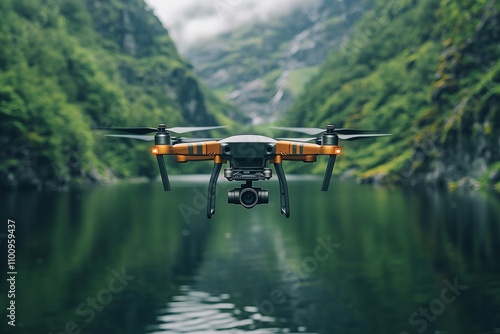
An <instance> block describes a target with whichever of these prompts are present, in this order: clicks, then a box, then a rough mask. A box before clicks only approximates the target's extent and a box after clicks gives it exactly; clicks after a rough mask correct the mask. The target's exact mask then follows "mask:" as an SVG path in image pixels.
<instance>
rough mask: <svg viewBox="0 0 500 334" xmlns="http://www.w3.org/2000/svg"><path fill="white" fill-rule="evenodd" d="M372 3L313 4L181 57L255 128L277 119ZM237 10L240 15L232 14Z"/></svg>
mask: <svg viewBox="0 0 500 334" xmlns="http://www.w3.org/2000/svg"><path fill="white" fill-rule="evenodd" d="M373 3H374V0H349V1H347V0H317V1H312V2H304V4H303V5H302V6H298V7H297V8H296V9H294V10H291V11H290V12H287V11H286V9H283V12H284V13H286V14H282V15H281V16H279V15H278V16H277V17H273V18H272V19H269V20H265V21H257V22H253V23H251V24H248V25H246V26H243V27H240V28H238V29H236V30H234V31H231V32H229V33H226V34H224V35H222V36H219V37H217V38H215V39H210V40H207V41H205V42H200V43H198V44H197V45H194V46H192V47H190V48H189V49H188V50H187V52H186V57H187V58H188V59H189V60H190V61H191V62H192V63H193V65H194V68H195V71H196V73H197V74H198V75H199V76H200V77H201V78H203V79H204V80H205V82H206V83H207V84H208V85H210V87H212V88H213V89H215V90H216V91H217V92H218V93H219V94H220V96H222V97H226V98H228V99H230V100H231V101H233V102H234V103H235V104H236V105H237V106H238V107H239V108H240V109H241V110H243V111H245V112H246V113H247V114H249V115H250V116H251V117H252V120H253V123H254V124H260V123H265V122H269V121H270V120H275V119H277V118H280V117H282V116H283V114H284V113H285V111H286V109H287V108H288V107H290V106H291V105H292V104H293V102H294V101H295V99H296V98H297V96H298V94H300V92H302V90H303V87H304V85H305V84H306V83H307V79H308V78H310V77H311V76H312V75H314V74H315V73H316V72H317V71H318V67H319V66H320V65H321V64H322V63H323V61H324V60H325V59H326V57H327V56H328V54H329V52H330V51H331V50H332V49H338V48H339V47H340V46H341V45H342V42H343V40H344V39H345V38H346V35H347V33H348V32H349V31H350V30H352V27H353V25H354V23H355V22H356V21H357V20H358V19H359V18H360V17H361V15H362V13H363V12H364V11H366V10H367V9H368V8H371V6H372V5H373ZM236 10H239V9H236Z"/></svg>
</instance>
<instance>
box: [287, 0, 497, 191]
mask: <svg viewBox="0 0 500 334" xmlns="http://www.w3.org/2000/svg"><path fill="white" fill-rule="evenodd" d="M499 19H500V2H498V1H493V0H467V1H451V0H420V1H416V0H391V1H385V0H384V1H376V3H375V6H374V7H373V9H372V10H371V11H369V12H367V13H366V14H365V15H364V16H363V18H361V19H360V20H359V22H358V23H357V25H356V28H355V29H354V31H353V32H352V34H351V36H350V38H349V40H348V41H347V43H346V44H344V46H343V47H342V49H341V50H339V51H334V52H332V54H331V55H330V56H329V58H328V60H327V61H326V62H325V63H324V64H323V66H322V67H321V69H320V71H319V74H318V75H317V76H315V77H314V78H313V79H312V80H311V82H310V83H309V84H308V87H307V89H306V91H305V92H304V93H303V94H302V95H301V96H300V98H298V102H297V103H296V104H295V105H294V106H293V107H292V108H291V110H290V111H289V113H288V115H287V117H286V120H284V123H286V124H288V125H294V126H315V127H316V126H324V125H326V124H329V123H333V124H335V125H336V126H337V127H354V128H379V129H390V131H391V132H392V133H393V134H394V135H393V136H392V137H386V138H380V139H377V140H372V141H369V140H365V141H357V142H353V143H343V145H344V152H345V153H346V154H345V155H343V156H342V159H339V163H338V164H337V166H338V169H337V173H342V175H344V176H346V177H347V176H351V177H353V176H354V177H357V178H358V179H361V180H363V181H366V182H373V181H376V182H386V183H387V182H391V183H405V184H416V183H424V182H425V183H434V184H439V185H447V186H450V187H457V186H472V187H479V186H493V187H496V188H497V189H500V134H499V132H498V129H499V127H500V110H499V102H500V43H499V41H500V21H499ZM322 169H324V165H323V166H317V169H316V171H317V172H320V171H321V170H322Z"/></svg>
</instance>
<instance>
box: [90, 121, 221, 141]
mask: <svg viewBox="0 0 500 334" xmlns="http://www.w3.org/2000/svg"><path fill="white" fill-rule="evenodd" d="M162 125H163V124H160V126H158V128H150V127H132V128H129V127H125V128H123V127H118V128H102V127H95V128H94V129H95V130H104V131H115V132H125V133H130V134H133V135H145V134H148V133H154V132H157V131H159V130H160V128H161V129H164V130H165V131H172V132H175V133H188V132H196V131H206V130H216V129H221V128H225V126H197V127H174V128H166V127H161V126H162ZM125 138H131V137H125ZM136 139H139V138H136Z"/></svg>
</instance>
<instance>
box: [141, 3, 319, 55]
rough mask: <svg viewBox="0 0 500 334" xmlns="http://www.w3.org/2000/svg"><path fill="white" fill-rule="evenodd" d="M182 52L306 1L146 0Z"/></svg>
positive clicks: (287, 10)
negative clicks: (197, 43)
mask: <svg viewBox="0 0 500 334" xmlns="http://www.w3.org/2000/svg"><path fill="white" fill-rule="evenodd" d="M146 2H147V3H148V4H149V5H150V6H151V7H152V8H154V10H155V12H156V14H157V15H158V16H159V18H160V19H161V20H162V22H163V24H164V26H165V27H166V28H167V29H169V32H170V35H171V36H172V38H173V39H174V41H175V42H176V44H177V46H178V47H179V49H180V50H185V49H186V48H187V47H189V46H190V45H192V44H193V43H195V42H196V41H198V40H200V39H203V38H207V37H213V36H217V35H219V34H221V33H224V32H227V31H230V30H232V29H235V28H237V27H239V26H241V25H244V24H247V23H249V22H251V21H254V20H266V19H269V18H270V17H273V16H276V15H280V14H286V13H287V12H289V11H290V10H291V9H293V8H296V7H297V6H301V5H302V6H308V5H310V4H311V3H312V2H314V1H304V0H146Z"/></svg>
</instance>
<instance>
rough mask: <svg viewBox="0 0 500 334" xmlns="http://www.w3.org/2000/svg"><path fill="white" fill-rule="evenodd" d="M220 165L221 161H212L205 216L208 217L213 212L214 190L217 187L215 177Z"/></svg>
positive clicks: (210, 216)
mask: <svg viewBox="0 0 500 334" xmlns="http://www.w3.org/2000/svg"><path fill="white" fill-rule="evenodd" d="M221 167H222V163H214V168H213V169H212V175H211V176H210V182H209V183H208V201H207V218H208V219H210V218H212V216H213V215H214V214H215V191H216V189H217V179H218V178H219V173H220V170H221Z"/></svg>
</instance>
